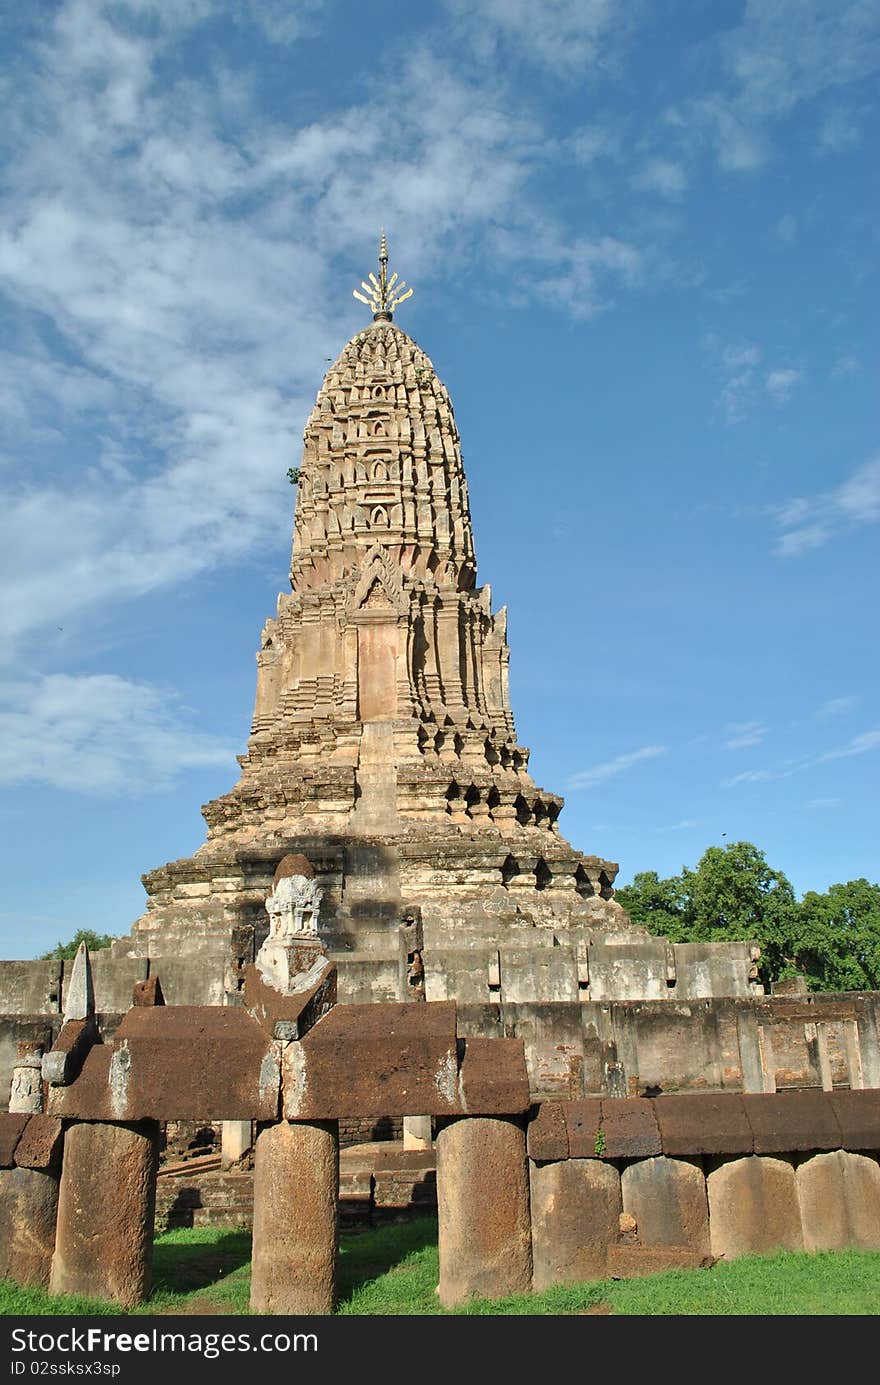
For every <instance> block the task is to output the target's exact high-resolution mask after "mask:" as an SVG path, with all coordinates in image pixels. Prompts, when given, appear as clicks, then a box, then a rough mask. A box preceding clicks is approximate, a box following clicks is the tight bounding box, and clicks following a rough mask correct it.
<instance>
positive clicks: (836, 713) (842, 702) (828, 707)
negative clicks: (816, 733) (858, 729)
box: [816, 694, 861, 720]
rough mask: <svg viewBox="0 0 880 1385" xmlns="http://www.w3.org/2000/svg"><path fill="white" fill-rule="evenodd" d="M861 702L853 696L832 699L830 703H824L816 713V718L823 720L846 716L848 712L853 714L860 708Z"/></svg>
mask: <svg viewBox="0 0 880 1385" xmlns="http://www.w3.org/2000/svg"><path fill="white" fill-rule="evenodd" d="M860 700H861V699H860V698H858V697H855V696H853V695H852V694H849V695H848V696H846V697H832V698H831V699H830V701H828V702H823V703H822V706H821V707H819V708H818V709H817V711H816V716H817V717H820V718H821V719H823V720H825V719H826V718H829V717H843V716H846V715H847V713H848V712H852V711H854V710H855V708H856V707H858V705H859V702H860Z"/></svg>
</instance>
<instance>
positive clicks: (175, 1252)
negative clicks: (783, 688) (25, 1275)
mask: <svg viewBox="0 0 880 1385" xmlns="http://www.w3.org/2000/svg"><path fill="white" fill-rule="evenodd" d="M249 1260H250V1236H249V1235H248V1234H247V1233H246V1232H243V1231H231V1230H222V1229H218V1228H208V1227H205V1228H197V1229H195V1230H192V1231H171V1232H168V1233H166V1234H165V1235H164V1236H159V1237H157V1239H156V1253H155V1262H154V1282H155V1287H154V1291H153V1296H152V1298H151V1299H150V1301H149V1303H147V1304H144V1305H143V1307H142V1308H139V1309H136V1310H135V1313H151V1314H152V1313H169V1314H179V1313H187V1314H200V1313H219V1314H226V1313H228V1314H246V1313H247V1312H248V1311H249V1309H248V1294H249V1291H250V1263H249ZM437 1279H438V1262H437V1222H436V1219H435V1218H432V1217H421V1218H418V1219H416V1220H412V1221H408V1222H404V1223H401V1224H399V1225H389V1226H384V1227H375V1228H371V1229H363V1230H356V1231H349V1232H346V1233H344V1234H343V1236H342V1243H341V1256H340V1266H339V1309H338V1311H339V1312H340V1313H342V1314H357V1315H371V1316H373V1315H379V1316H383V1315H389V1314H394V1315H406V1316H412V1315H419V1316H421V1315H426V1314H431V1315H435V1314H442V1313H443V1312H444V1310H443V1309H442V1308H441V1307H440V1305H439V1303H438V1301H437V1295H436V1293H435V1286H436V1284H437ZM591 1310H592V1311H593V1312H596V1311H599V1312H611V1313H613V1314H617V1315H631V1316H632V1315H638V1316H651V1317H659V1316H664V1315H669V1314H674V1315H682V1316H697V1315H699V1316H729V1315H736V1316H749V1315H755V1316H780V1315H788V1314H793V1315H799V1316H800V1315H802V1316H810V1317H814V1316H853V1315H859V1316H864V1315H876V1314H877V1313H878V1312H880V1252H873V1251H871V1252H868V1251H836V1252H833V1253H832V1252H830V1251H823V1252H818V1253H815V1254H803V1253H801V1254H793V1253H790V1252H779V1253H778V1254H776V1255H769V1256H757V1255H752V1256H746V1257H744V1258H743V1259H741V1260H735V1261H733V1262H732V1263H730V1264H725V1263H723V1262H720V1263H718V1264H716V1265H714V1266H713V1267H712V1268H711V1269H698V1270H671V1271H668V1272H666V1273H664V1274H656V1275H651V1276H649V1277H647V1278H645V1279H630V1280H619V1281H612V1280H596V1281H594V1282H592V1283H589V1284H580V1285H574V1286H570V1287H565V1288H562V1287H559V1288H555V1289H547V1290H545V1292H543V1293H541V1294H527V1295H526V1294H523V1295H518V1296H516V1297H514V1298H506V1299H495V1300H487V1299H475V1300H473V1301H472V1302H470V1303H468V1304H467V1305H466V1306H465V1307H463V1308H459V1309H457V1310H455V1312H456V1314H457V1315H461V1314H466V1315H478V1316H488V1315H507V1316H511V1315H516V1316H523V1315H528V1316H536V1315H551V1314H552V1315H555V1316H560V1315H571V1314H580V1313H586V1312H588V1311H591ZM121 1312H122V1310H121V1309H120V1308H118V1307H117V1306H116V1305H115V1304H109V1303H99V1302H96V1301H94V1300H91V1299H85V1298H80V1297H75V1298H74V1297H70V1296H60V1297H57V1298H50V1297H49V1295H48V1294H46V1293H44V1292H43V1291H42V1290H39V1289H23V1288H20V1287H19V1286H18V1285H16V1284H13V1283H12V1281H11V1280H5V1281H2V1282H0V1313H2V1314H22V1315H46V1316H48V1315H56V1314H69V1313H73V1314H82V1315H93V1314H119V1313H121Z"/></svg>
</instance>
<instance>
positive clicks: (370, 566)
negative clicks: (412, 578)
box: [349, 545, 407, 616]
mask: <svg viewBox="0 0 880 1385" xmlns="http://www.w3.org/2000/svg"><path fill="white" fill-rule="evenodd" d="M376 582H378V583H379V586H380V587H381V589H382V591H383V592H384V593H385V595H386V596H387V598H388V601H389V603H390V605H391V606H392V608H393V609H394V612H395V614H396V615H398V616H402V615H405V614H406V609H407V603H406V598H405V597H404V594H403V588H402V587H401V585H400V581H399V579H398V577H397V574H396V573H395V571H394V569H393V568H392V567H390V565H389V564H388V563H387V562H386V561H385V556H384V554H383V553H382V550H381V549H380V548H379V547H378V546H376V545H374V546H373V547H372V548H371V549H370V550H369V552H368V553H367V554H366V557H365V559H364V562H363V566H362V567H361V575H360V579H359V581H358V584H357V586H356V587H355V589H354V595H353V596H352V599H351V604H350V606H349V612H350V613H352V614H353V613H354V612H355V611H359V610H360V609H361V608H362V607H363V606H364V605H365V604H366V601H367V597H368V596H369V594H370V591H371V589H372V588H373V586H374V584H375V583H376Z"/></svg>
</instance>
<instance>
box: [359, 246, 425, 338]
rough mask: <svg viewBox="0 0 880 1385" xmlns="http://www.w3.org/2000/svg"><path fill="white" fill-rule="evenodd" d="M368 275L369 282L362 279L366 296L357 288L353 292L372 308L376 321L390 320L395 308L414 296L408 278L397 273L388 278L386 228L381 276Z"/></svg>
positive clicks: (381, 253)
mask: <svg viewBox="0 0 880 1385" xmlns="http://www.w3.org/2000/svg"><path fill="white" fill-rule="evenodd" d="M367 277H368V278H369V280H370V282H369V283H367V282H366V280H365V279H362V280H361V288H362V289H363V290H364V293H366V295H367V296H366V298H365V297H364V294H363V293H358V291H357V289H352V293H353V294H354V296H355V298H357V299H359V301H360V302H361V303H366V305H367V307H368V308H372V310H373V321H374V322H390V321H391V319H392V317H393V316H394V309H395V308H396V307H398V306H399V304H401V303H403V302H405V301H406V299H407V298H412V293H413V291H412V289H408V288H407V287H406V280H405V279H399V278H398V276H397V275H396V274H392V276H391V278H390V279H389V278H388V242H387V241H386V239H385V232H384V230H383V231H382V238H381V240H380V241H379V277H378V279H377V278H376V276H375V274H369V275H368V276H367ZM404 290H406V291H405V292H404Z"/></svg>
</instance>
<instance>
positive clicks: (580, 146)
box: [568, 124, 622, 166]
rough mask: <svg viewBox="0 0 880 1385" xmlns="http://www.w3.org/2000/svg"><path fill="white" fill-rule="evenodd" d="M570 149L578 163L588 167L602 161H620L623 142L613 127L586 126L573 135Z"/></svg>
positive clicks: (569, 141) (569, 145) (569, 144)
mask: <svg viewBox="0 0 880 1385" xmlns="http://www.w3.org/2000/svg"><path fill="white" fill-rule="evenodd" d="M568 148H569V150H570V152H571V154H572V156H573V158H574V159H576V160H577V162H578V163H580V164H584V165H587V166H588V165H590V164H594V163H597V162H598V161H599V160H600V159H615V160H616V159H619V158H620V156H621V153H622V141H621V138H620V132H619V131H618V130H617V129H615V128H614V126H613V125H610V124H609V125H599V124H595V125H584V126H583V127H582V128H581V129H580V130H575V131H574V132H573V133H572V134H571V136H570V137H569V140H568Z"/></svg>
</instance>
